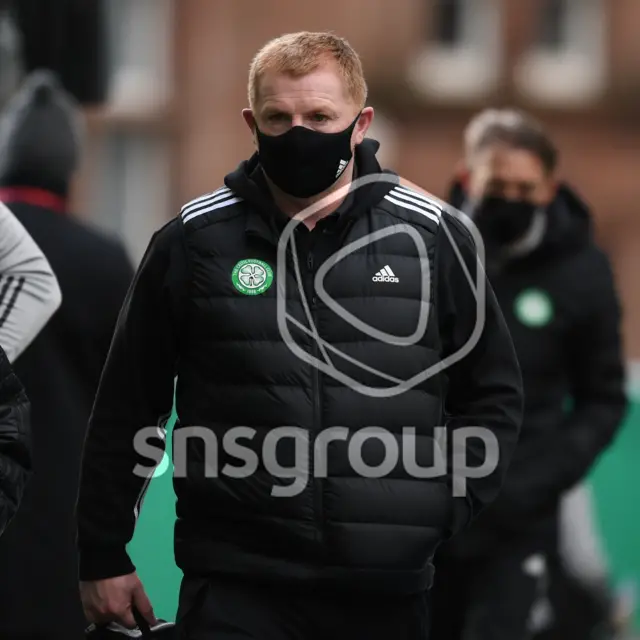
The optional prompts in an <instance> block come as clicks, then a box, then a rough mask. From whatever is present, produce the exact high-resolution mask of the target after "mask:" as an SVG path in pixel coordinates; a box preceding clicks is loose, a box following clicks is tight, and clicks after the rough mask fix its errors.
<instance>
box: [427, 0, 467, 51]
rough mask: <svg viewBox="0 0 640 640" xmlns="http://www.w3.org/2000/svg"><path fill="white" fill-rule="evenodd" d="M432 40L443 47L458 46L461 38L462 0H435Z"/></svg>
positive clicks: (462, 20) (462, 21)
mask: <svg viewBox="0 0 640 640" xmlns="http://www.w3.org/2000/svg"><path fill="white" fill-rule="evenodd" d="M434 5H435V6H434V7H433V34H434V40H435V41H436V42H437V43H438V44H440V45H441V46H443V47H455V46H458V45H459V44H460V43H461V41H462V39H463V26H464V13H463V9H464V0H435V3H434Z"/></svg>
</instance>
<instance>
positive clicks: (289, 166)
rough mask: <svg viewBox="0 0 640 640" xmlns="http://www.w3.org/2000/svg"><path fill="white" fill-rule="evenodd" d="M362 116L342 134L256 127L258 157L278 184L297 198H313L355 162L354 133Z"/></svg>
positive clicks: (340, 132)
mask: <svg viewBox="0 0 640 640" xmlns="http://www.w3.org/2000/svg"><path fill="white" fill-rule="evenodd" d="M358 118H360V114H358V117H357V118H356V119H355V120H354V121H353V122H352V123H351V124H350V125H349V126H348V127H347V128H346V129H345V130H344V131H339V132H338V133H323V132H321V131H314V130H313V129H307V128H306V127H300V126H298V127H292V128H291V129H289V131H287V132H286V133H283V134H281V135H279V136H268V135H266V134H264V133H262V132H261V131H260V129H258V128H257V127H256V134H257V136H258V156H259V158H260V164H261V165H262V168H263V169H264V172H265V173H266V174H267V176H269V178H270V179H271V180H272V181H273V183H274V184H275V185H277V186H278V187H280V189H282V190H283V191H284V192H285V193H287V194H289V195H290V196H294V197H295V198H310V197H311V196H315V195H317V194H319V193H322V192H323V191H326V190H327V189H328V188H329V187H331V185H333V184H334V183H335V182H336V180H337V179H338V178H339V177H340V176H341V175H342V173H343V171H344V170H345V169H346V167H347V165H348V164H349V162H350V161H351V158H352V156H353V153H352V152H351V135H352V134H353V130H354V128H355V126H356V123H357V122H358Z"/></svg>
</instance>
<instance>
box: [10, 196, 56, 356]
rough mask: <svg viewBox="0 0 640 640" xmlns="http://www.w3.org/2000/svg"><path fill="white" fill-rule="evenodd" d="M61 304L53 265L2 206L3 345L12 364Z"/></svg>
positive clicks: (18, 222)
mask: <svg viewBox="0 0 640 640" xmlns="http://www.w3.org/2000/svg"><path fill="white" fill-rule="evenodd" d="M61 302H62V294H61V292H60V286H59V285H58V280H57V279H56V276H55V275H54V273H53V270H52V269H51V265H50V264H49V262H48V261H47V259H46V258H45V256H44V254H43V253H42V251H41V250H40V248H39V247H38V245H37V244H36V243H35V241H34V240H33V238H32V237H31V236H30V235H29V233H28V232H27V230H26V229H25V228H24V227H23V226H22V224H21V223H20V221H19V220H18V219H17V218H16V217H15V216H14V215H13V213H11V211H10V210H9V209H8V208H7V207H6V206H5V205H3V204H0V345H2V348H3V349H4V351H5V353H6V354H7V358H8V359H9V362H14V361H15V359H16V358H17V357H18V356H19V355H20V354H21V353H22V352H23V351H24V350H25V349H26V348H27V347H28V346H29V344H31V342H32V340H33V339H34V338H35V337H36V336H37V335H38V333H39V332H40V330H41V329H42V328H43V327H44V326H45V325H46V324H47V322H48V321H49V319H50V318H51V316H52V315H53V314H54V313H55V312H56V311H57V310H58V307H59V306H60V304H61Z"/></svg>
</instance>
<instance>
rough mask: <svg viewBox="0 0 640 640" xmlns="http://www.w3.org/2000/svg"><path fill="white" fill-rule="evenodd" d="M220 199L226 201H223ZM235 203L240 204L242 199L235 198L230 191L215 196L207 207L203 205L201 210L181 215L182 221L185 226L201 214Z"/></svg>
mask: <svg viewBox="0 0 640 640" xmlns="http://www.w3.org/2000/svg"><path fill="white" fill-rule="evenodd" d="M222 198H227V199H226V200H225V199H222ZM237 202H242V198H237V197H235V196H234V195H233V193H232V192H231V191H230V192H229V193H225V194H222V195H221V196H217V197H216V198H215V199H213V200H211V201H210V202H209V203H207V204H209V206H206V205H205V206H204V208H202V209H195V210H192V211H191V212H190V213H187V215H185V214H183V215H182V221H183V222H184V223H185V224H186V223H187V222H189V221H190V220H193V219H194V218H197V217H198V216H201V215H202V214H203V213H209V212H211V211H215V210H216V209H223V208H224V207H229V206H231V205H232V204H236V203H237Z"/></svg>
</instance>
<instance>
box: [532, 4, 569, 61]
mask: <svg viewBox="0 0 640 640" xmlns="http://www.w3.org/2000/svg"><path fill="white" fill-rule="evenodd" d="M541 7H542V9H541V11H540V14H539V23H538V30H537V33H536V36H537V37H536V44H537V46H539V47H540V48H542V49H546V50H548V51H561V50H562V47H563V45H564V42H565V41H566V35H567V28H566V27H567V19H568V17H569V16H568V13H567V9H568V3H567V2H566V0H544V2H543V3H542V5H541Z"/></svg>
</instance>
